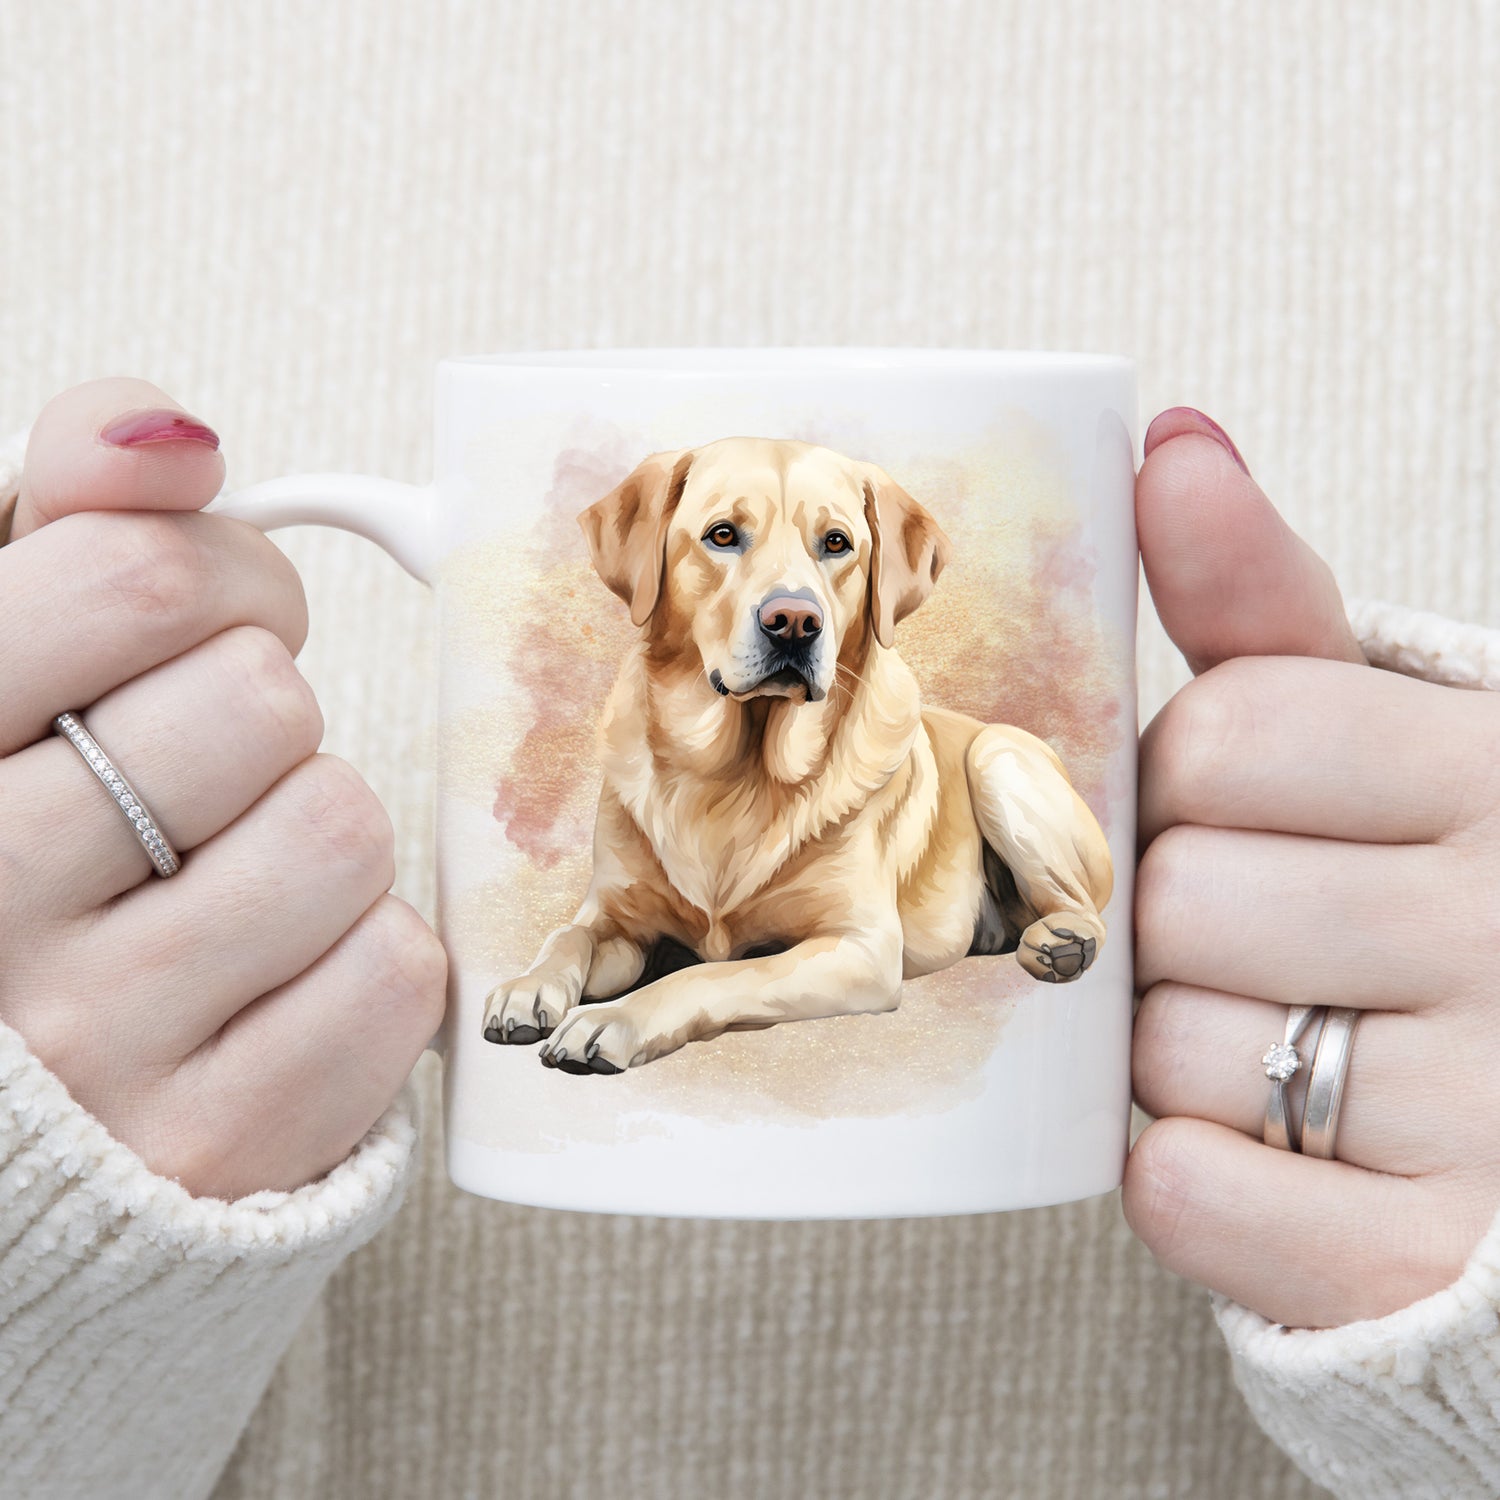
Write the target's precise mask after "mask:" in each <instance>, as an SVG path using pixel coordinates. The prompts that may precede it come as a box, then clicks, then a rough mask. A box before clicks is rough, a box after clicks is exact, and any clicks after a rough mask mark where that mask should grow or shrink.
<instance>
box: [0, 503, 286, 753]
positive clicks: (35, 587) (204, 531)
mask: <svg viewBox="0 0 1500 1500" xmlns="http://www.w3.org/2000/svg"><path fill="white" fill-rule="evenodd" d="M0 599H4V600H5V608H4V609H3V610H0V755H9V754H11V753H13V752H14V751H16V750H19V749H20V748H21V747H22V746H23V745H29V744H33V743H34V742H36V741H37V740H39V739H42V738H43V737H44V736H46V735H47V734H49V733H50V732H51V723H52V718H53V716H54V715H55V714H59V713H61V712H62V711H63V710H64V709H73V710H80V709H84V710H86V709H87V707H88V705H89V704H91V703H93V702H94V701H95V700H96V699H98V698H100V697H102V696H103V695H104V694H105V693H107V692H109V690H110V689H111V688H114V687H117V686H118V685H119V684H120V683H122V682H127V681H129V680H130V679H131V678H133V677H136V676H138V675H139V674H140V673H142V672H145V671H147V670H149V669H150V668H151V667H154V666H157V665H158V664H160V663H161V662H164V661H168V660H170V659H171V658H172V657H174V656H177V655H178V654H179V653H181V652H183V651H186V650H188V649H189V648H190V647H192V646H196V645H197V644H198V643H199V642H200V641H204V640H207V639H208V638H209V637H210V636H214V635H217V634H218V633H219V632H220V631H222V630H228V629H229V628H230V627H231V626H234V625H259V626H261V627H262V628H263V629H266V630H269V631H271V632H272V633H273V634H275V635H278V636H280V637H281V639H282V640H283V641H284V642H285V643H286V646H287V649H288V650H289V651H291V652H292V654H293V655H295V654H296V653H297V652H298V651H300V650H301V649H302V643H303V641H304V640H305V639H306V637H307V599H306V596H305V595H304V593H303V590H302V580H301V579H300V578H299V577H298V575H297V570H296V569H295V568H294V567H293V566H292V564H291V561H290V559H288V558H287V556H286V554H285V553H284V552H282V551H281V549H280V548H279V547H277V546H276V544H275V543H274V542H272V541H270V540H269V539H268V538H267V537H265V536H264V535H263V534H262V533H261V532H259V531H257V530H256V529H255V527H253V526H251V525H249V524H248V523H246V522H244V521H236V520H233V519H231V518H230V517H228V516H219V515H212V514H211V515H206V516H202V515H196V514H194V515H171V516H165V515H164V516H154V515H146V514H142V513H139V512H132V513H130V514H116V515H111V514H106V513H87V514H79V515H69V516H64V517H62V519H60V520H57V521H54V522H53V523H52V524H51V525H49V526H44V527H43V528H42V529H41V530H40V531H38V532H36V533H35V535H33V536H30V537H27V538H26V539H25V540H24V541H21V542H12V543H11V544H10V545H9V546H8V547H0ZM104 748H105V750H106V751H108V750H109V749H110V747H109V746H108V745H105V747H104Z"/></svg>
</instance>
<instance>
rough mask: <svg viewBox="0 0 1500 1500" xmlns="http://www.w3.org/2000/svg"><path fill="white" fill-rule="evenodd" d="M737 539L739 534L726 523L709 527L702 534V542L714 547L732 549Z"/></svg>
mask: <svg viewBox="0 0 1500 1500" xmlns="http://www.w3.org/2000/svg"><path fill="white" fill-rule="evenodd" d="M739 539H740V534H739V532H737V531H736V530H735V529H734V527H733V526H731V525H730V524H729V522H728V521H720V522H719V524H718V525H717V526H710V527H709V528H708V530H707V531H705V532H704V533H703V540H704V541H705V542H710V543H712V545H713V546H715V547H733V546H735V545H736V544H737V543H738V542H739Z"/></svg>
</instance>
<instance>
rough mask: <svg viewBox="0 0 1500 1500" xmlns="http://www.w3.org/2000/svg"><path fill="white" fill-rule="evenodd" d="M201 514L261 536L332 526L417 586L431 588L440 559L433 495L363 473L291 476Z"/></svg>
mask: <svg viewBox="0 0 1500 1500" xmlns="http://www.w3.org/2000/svg"><path fill="white" fill-rule="evenodd" d="M203 509H204V510H205V511H208V512H211V513H212V514H214V515H218V516H230V517H232V518H233V519H234V520H236V521H248V522H249V523H250V524H251V525H252V526H255V527H258V528H259V529H260V530H261V531H274V530H276V528H277V527H280V526H335V527H337V528H338V529H339V530H340V531H352V532H353V533H354V534H355V535H356V536H362V537H365V538H366V539H367V540H369V541H372V542H374V543H375V545H376V546H377V547H380V548H382V549H383V550H384V551H386V552H388V553H389V554H390V555H391V556H392V557H394V558H395V559H396V561H397V562H398V563H400V564H401V566H402V567H403V568H405V569H406V571H407V572H408V573H410V574H411V576H412V577H413V578H415V579H417V580H418V581H419V582H421V583H425V584H428V585H431V583H432V582H433V579H434V576H435V574H436V572H437V565H438V563H439V562H440V561H441V559H442V538H441V536H440V534H439V524H438V508H437V491H436V489H435V488H434V487H433V486H432V485H419V484H398V483H397V482H396V481H395V480H393V479H377V478H375V477H373V476H372V475H367V474H291V475H288V476H287V477H286V478H285V479H268V480H266V481H265V483H263V484H252V485H250V486H249V488H247V489H243V490H234V491H232V492H229V491H226V492H225V493H223V494H219V495H216V496H215V497H214V498H213V499H212V500H210V501H209V502H208V504H207V505H205V506H204V507H203Z"/></svg>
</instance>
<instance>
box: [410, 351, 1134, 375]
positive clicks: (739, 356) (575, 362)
mask: <svg viewBox="0 0 1500 1500" xmlns="http://www.w3.org/2000/svg"><path fill="white" fill-rule="evenodd" d="M445 367H453V368H457V369H466V370H483V369H490V370H497V371H512V370H529V371H534V372H543V371H550V372H556V371H566V372H571V373H576V372H580V371H614V372H623V371H631V372H635V373H639V374H656V375H692V376H694V377H696V378H702V377H705V376H713V375H765V374H777V373H799V372H800V373H808V372H818V371H822V372H827V373H831V374H833V373H836V374H859V373H865V372H870V371H905V372H911V371H920V370H946V371H952V372H955V373H966V372H972V373H982V374H991V373H994V374H999V373H1013V372H1015V371H1017V370H1022V369H1029V370H1038V369H1041V370H1049V371H1064V370H1078V371H1089V372H1091V373H1095V374H1100V373H1105V372H1112V373H1117V374H1133V373H1134V372H1135V369H1136V361H1135V360H1134V359H1132V358H1130V357H1128V356H1126V355H1123V354H1091V353H1085V352H1075V351H1070V350H1060V349H994V348H988V347H971V346H963V345H955V346H951V347H950V346H944V345H930V344H910V345H907V344H759V345H757V344H747V345H715V344H705V345H701V346H694V345H663V346H660V347H648V346H625V347H621V348H615V349H600V348H590V347H581V348H576V349H512V350H504V351H501V352H499V353H494V354H453V355H448V356H447V357H445V358H444V359H442V360H440V361H439V368H445Z"/></svg>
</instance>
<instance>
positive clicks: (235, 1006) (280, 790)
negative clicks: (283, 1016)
mask: <svg viewBox="0 0 1500 1500" xmlns="http://www.w3.org/2000/svg"><path fill="white" fill-rule="evenodd" d="M394 847H395V836H394V832H393V830H392V827H391V820H390V817H389V815H388V814H387V813H386V811H385V808H384V807H383V806H381V803H380V800H379V799H378V798H377V797H376V796H375V794H374V792H373V791H371V790H370V788H369V786H368V785H367V784H366V783H365V781H364V779H363V778H362V777H361V776H360V774H359V773H358V771H356V770H355V769H354V767H353V766H351V765H349V764H348V762H347V761H343V760H340V759H339V758H338V757H337V756H333V755H326V754H318V755H314V756H313V757H311V759H309V760H305V761H303V762H302V764H301V765H299V766H297V767H295V768H294V769H293V770H292V771H290V772H289V773H288V774H287V775H285V776H283V777H282V778H281V780H280V781H278V782H277V783H276V785H275V786H273V787H272V788H271V789H270V791H268V792H267V793H266V794H265V796H263V797H262V798H260V800H259V801H257V802H256V803H255V804H254V805H253V806H252V807H250V809H249V810H248V811H246V812H245V813H244V814H243V815H242V816H240V817H239V818H237V819H236V820H235V821H234V822H233V823H231V824H230V825H229V827H227V828H226V829H224V830H223V831H222V832H221V833H217V834H215V835H214V836H213V838H211V839H209V840H208V841H207V842H206V843H203V844H200V845H199V846H198V847H197V848H196V849H194V850H193V852H192V854H191V855H190V856H189V857H188V858H187V859H185V860H184V861H183V866H182V869H181V871H179V873H178V874H176V875H174V876H172V877H171V879H169V880H152V881H149V882H147V883H145V884H142V885H139V886H137V887H135V889H133V890H130V891H127V892H126V893H125V894H124V895H123V896H121V897H120V898H119V900H118V901H116V902H115V903H114V904H113V905H111V906H110V907H108V908H107V909H106V910H105V911H104V912H103V913H102V914H100V915H99V916H98V917H97V918H96V920H94V922H93V923H92V924H91V925H90V926H89V927H88V928H87V929H86V930H85V931H84V932H83V933H82V934H81V936H78V937H75V939H74V953H75V955H76V956H75V957H74V959H73V962H74V964H75V965H76V966H77V968H78V970H79V971H80V978H79V980H78V982H76V983H73V984H70V985H69V986H68V987H67V990H66V993H64V994H62V995H59V996H58V997H56V999H55V1003H54V1007H53V1008H54V1011H55V1012H56V1014H55V1015H54V1017H53V1019H52V1020H51V1021H50V1022H49V1025H51V1026H52V1027H54V1028H59V1027H62V1026H69V1027H71V1028H72V1029H73V1030H75V1031H78V1032H80V1033H81V1031H82V1029H83V1028H85V1027H87V1026H89V1025H91V1024H98V1022H99V1020H100V1013H101V1012H103V1011H105V1010H107V1011H108V1023H109V1025H110V1028H111V1035H110V1037H109V1038H107V1039H101V1038H99V1037H98V1035H97V1033H96V1034H95V1037H94V1043H93V1044H94V1046H95V1047H96V1049H97V1050H98V1051H99V1053H100V1054H101V1055H105V1056H109V1055H113V1056H119V1055H121V1054H122V1053H125V1052H129V1053H134V1054H138V1055H140V1056H141V1057H142V1058H145V1057H146V1056H147V1054H151V1055H154V1056H155V1058H157V1059H158V1060H159V1059H160V1058H162V1057H167V1058H181V1057H184V1056H186V1055H187V1053H188V1052H190V1051H191V1050H192V1049H193V1048H194V1047H196V1046H198V1045H200V1044H201V1043H202V1042H203V1041H204V1040H205V1039H206V1038H207V1037H209V1036H211V1035H212V1034H213V1033H214V1032H215V1031H217V1030H218V1029H219V1027H220V1026H222V1025H223V1024H224V1022H225V1021H227V1020H228V1019H229V1017H230V1016H232V1015H234V1014H235V1012H236V1011H238V1010H240V1009H241V1008H242V1007H243V1006H244V1005H246V1004H248V1003H249V1002H250V1001H251V1000H253V999H255V997H256V996H258V995H263V994H265V993H267V992H268V991H269V990H272V989H275V988H276V987H277V986H278V985H281V984H285V983H286V982H287V980H289V979H292V978H294V977H295V976H296V975H297V974H300V973H301V972H302V970H303V969H305V968H307V967H308V966H309V965H310V964H312V963H313V962H314V961H315V960H316V959H318V958H319V957H320V956H321V955H322V954H324V953H326V952H327V951H328V949H329V948H330V947H332V946H333V944H334V943H335V942H337V941H338V939H339V938H340V937H342V936H343V934H344V933H346V932H347V931H348V930H349V928H350V927H352V926H353V925H354V923H355V922H356V921H357V920H358V919H359V916H360V914H361V913H362V912H364V911H365V910H366V908H368V907H369V906H370V904H371V903H372V902H373V901H374V900H375V899H376V898H377V897H378V896H379V895H381V894H382V893H383V892H384V891H387V890H389V889H390V887H391V883H392V881H393V880H394V879H395V860H394V853H393V851H394ZM122 955H128V956H129V960H130V961H129V963H128V964H126V963H124V962H122ZM101 996H105V997H107V1002H108V1003H107V1006H102V1005H100V1003H99V1001H100V997H101Z"/></svg>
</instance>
